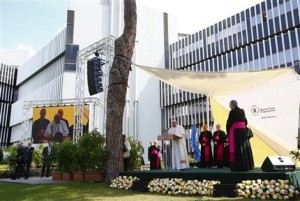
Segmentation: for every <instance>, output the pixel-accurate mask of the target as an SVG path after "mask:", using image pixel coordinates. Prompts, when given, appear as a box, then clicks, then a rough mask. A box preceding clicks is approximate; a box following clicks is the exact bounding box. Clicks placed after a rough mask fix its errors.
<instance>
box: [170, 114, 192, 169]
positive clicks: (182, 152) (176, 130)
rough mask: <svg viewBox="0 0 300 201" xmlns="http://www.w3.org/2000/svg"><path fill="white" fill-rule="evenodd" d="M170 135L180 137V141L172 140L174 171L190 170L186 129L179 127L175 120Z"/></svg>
mask: <svg viewBox="0 0 300 201" xmlns="http://www.w3.org/2000/svg"><path fill="white" fill-rule="evenodd" d="M168 134H173V135H175V136H177V137H178V139H174V140H172V169H173V170H182V169H185V168H189V160H188V154H187V150H186V144H185V139H186V136H185V131H184V128H183V127H182V126H181V125H177V122H176V120H173V121H172V127H171V128H170V129H169V131H168Z"/></svg>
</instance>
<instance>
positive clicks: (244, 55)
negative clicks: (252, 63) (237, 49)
mask: <svg viewBox="0 0 300 201" xmlns="http://www.w3.org/2000/svg"><path fill="white" fill-rule="evenodd" d="M242 52H243V59H244V63H246V62H247V61H248V57H247V47H243V49H242Z"/></svg>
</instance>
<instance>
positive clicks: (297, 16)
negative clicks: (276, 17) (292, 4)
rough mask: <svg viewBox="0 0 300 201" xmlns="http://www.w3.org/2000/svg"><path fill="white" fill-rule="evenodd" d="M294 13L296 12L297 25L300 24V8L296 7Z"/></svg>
mask: <svg viewBox="0 0 300 201" xmlns="http://www.w3.org/2000/svg"><path fill="white" fill-rule="evenodd" d="M293 13H294V19H295V25H299V24H300V20H299V10H298V8H296V9H294V10H293Z"/></svg>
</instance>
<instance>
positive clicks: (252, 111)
mask: <svg viewBox="0 0 300 201" xmlns="http://www.w3.org/2000/svg"><path fill="white" fill-rule="evenodd" d="M251 113H252V114H253V115H255V116H256V115H258V114H259V108H258V107H257V106H256V105H253V106H252V108H251Z"/></svg>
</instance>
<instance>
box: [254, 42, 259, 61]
mask: <svg viewBox="0 0 300 201" xmlns="http://www.w3.org/2000/svg"><path fill="white" fill-rule="evenodd" d="M253 53H254V55H253V56H254V60H255V59H258V48H257V44H255V45H253Z"/></svg>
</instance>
